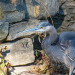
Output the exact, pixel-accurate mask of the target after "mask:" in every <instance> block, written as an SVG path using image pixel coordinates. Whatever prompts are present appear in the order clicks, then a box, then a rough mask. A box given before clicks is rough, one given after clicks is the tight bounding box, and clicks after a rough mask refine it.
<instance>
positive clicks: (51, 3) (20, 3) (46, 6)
mask: <svg viewBox="0 0 75 75" xmlns="http://www.w3.org/2000/svg"><path fill="white" fill-rule="evenodd" d="M58 10H59V5H58V3H57V0H17V1H16V2H14V3H13V4H12V2H11V0H3V1H2V0H1V1H0V12H1V14H0V15H1V16H2V18H0V19H4V20H5V21H8V22H10V23H12V22H18V21H21V20H22V19H26V20H27V19H29V18H39V19H40V18H42V17H46V18H47V17H48V16H50V15H55V14H56V13H57V12H58ZM48 12H49V13H48Z"/></svg>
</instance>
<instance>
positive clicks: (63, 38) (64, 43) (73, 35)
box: [59, 32, 75, 50]
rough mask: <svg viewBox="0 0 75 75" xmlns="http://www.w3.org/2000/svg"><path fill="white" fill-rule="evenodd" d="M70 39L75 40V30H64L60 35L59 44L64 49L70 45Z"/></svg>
mask: <svg viewBox="0 0 75 75" xmlns="http://www.w3.org/2000/svg"><path fill="white" fill-rule="evenodd" d="M69 40H75V32H62V33H61V34H60V35H59V46H60V48H61V49H62V50H66V49H67V48H68V46H69V44H70V43H69Z"/></svg>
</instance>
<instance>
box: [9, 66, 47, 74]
mask: <svg viewBox="0 0 75 75" xmlns="http://www.w3.org/2000/svg"><path fill="white" fill-rule="evenodd" d="M33 66H36V65H30V66H19V67H13V69H12V70H11V71H10V73H11V75H37V74H36V73H29V71H31V70H32V68H33ZM40 75H47V74H40Z"/></svg>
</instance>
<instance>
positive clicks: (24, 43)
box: [0, 38, 35, 66]
mask: <svg viewBox="0 0 75 75" xmlns="http://www.w3.org/2000/svg"><path fill="white" fill-rule="evenodd" d="M5 46H7V51H6V52H3V53H2V54H3V56H4V57H5V60H6V61H8V62H9V63H10V64H11V65H12V66H18V65H26V64H30V63H33V62H34V60H35V56H34V50H33V44H32V40H31V39H30V38H24V39H21V40H18V41H17V42H16V41H15V42H11V43H4V44H1V46H0V48H2V47H3V48H4V47H5Z"/></svg>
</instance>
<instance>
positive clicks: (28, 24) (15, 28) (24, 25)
mask: <svg viewBox="0 0 75 75" xmlns="http://www.w3.org/2000/svg"><path fill="white" fill-rule="evenodd" d="M39 21H40V20H34V19H33V20H29V21H25V22H20V23H16V24H12V25H10V29H9V35H8V37H7V40H14V39H16V38H18V36H16V34H17V33H19V32H21V31H23V30H27V29H30V28H33V27H34V26H36V25H37V24H38V23H39ZM28 35H30V33H26V34H24V37H26V36H28Z"/></svg>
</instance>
